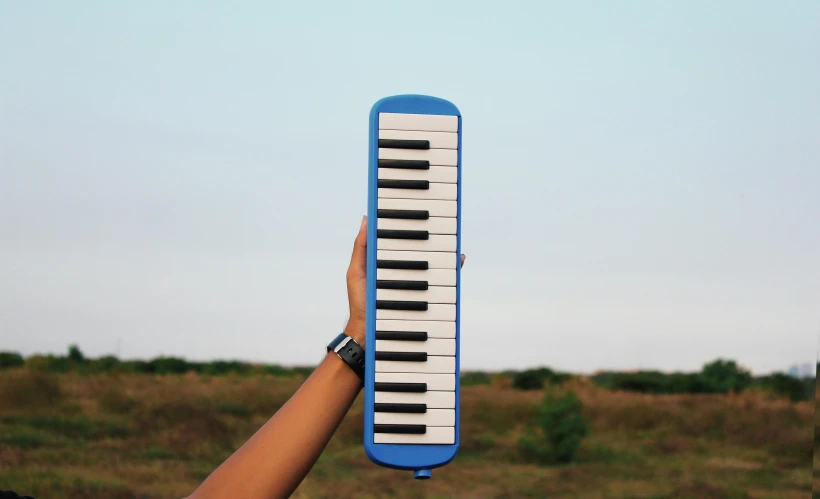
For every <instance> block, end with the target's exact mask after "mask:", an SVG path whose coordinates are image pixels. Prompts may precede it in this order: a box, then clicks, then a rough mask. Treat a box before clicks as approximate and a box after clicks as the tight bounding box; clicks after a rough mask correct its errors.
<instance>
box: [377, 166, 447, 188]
mask: <svg viewBox="0 0 820 499" xmlns="http://www.w3.org/2000/svg"><path fill="white" fill-rule="evenodd" d="M378 170H379V178H381V179H392V180H427V181H428V182H438V183H440V184H455V183H457V182H458V168H451V167H449V166H431V167H430V169H429V170H410V169H405V168H379V169H378Z"/></svg>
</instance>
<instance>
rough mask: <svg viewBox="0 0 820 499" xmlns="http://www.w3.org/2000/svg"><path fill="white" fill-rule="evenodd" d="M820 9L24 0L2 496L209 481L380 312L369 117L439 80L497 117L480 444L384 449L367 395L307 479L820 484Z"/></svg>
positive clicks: (559, 490)
mask: <svg viewBox="0 0 820 499" xmlns="http://www.w3.org/2000/svg"><path fill="white" fill-rule="evenodd" d="M818 22H820V5H819V4H817V3H815V2H810V1H795V2H788V3H779V4H774V3H771V2H758V1H743V2H740V1H727V2H721V3H720V4H709V3H705V2H701V3H691V2H690V3H686V2H667V3H664V4H658V3H654V2H648V1H631V2H620V3H608V2H585V3H575V4H572V5H569V4H566V3H559V2H534V1H532V2H523V1H522V2H509V3H505V4H502V3H491V2H446V3H443V2H424V1H420V2H413V3H409V2H397V3H385V2H375V1H373V2H365V1H360V2H353V3H348V4H344V3H333V2H302V3H299V4H297V3H284V2H267V3H266V2H252V1H249V2H245V3H242V4H226V3H219V2H193V1H188V2H184V1H180V2H173V3H168V2H156V1H153V2H140V3H133V2H132V3H111V2H102V1H90V0H89V1H85V2H57V1H51V2H49V1H45V2H38V3H25V4H24V3H12V2H2V1H0V352H2V353H0V368H2V369H0V489H4V488H12V489H15V490H17V491H18V492H21V493H22V492H26V493H31V494H33V495H35V496H36V497H57V498H60V497H106V498H110V497H181V496H184V495H185V494H188V493H190V492H191V491H192V490H193V488H194V487H195V486H196V485H197V484H198V483H199V482H200V481H201V480H202V479H204V477H206V476H207V474H208V473H210V471H211V470H213V468H214V467H215V466H216V465H217V464H218V463H219V462H221V460H222V459H224V458H225V457H227V456H228V455H229V454H230V452H231V451H232V450H233V449H235V448H236V447H237V446H238V445H241V443H242V442H244V440H245V439H247V437H248V436H250V434H252V432H253V431H255V429H256V428H258V426H259V425H260V424H262V423H263V422H264V421H265V420H266V419H267V418H268V417H270V416H271V415H272V414H273V412H275V410H276V409H277V408H278V407H279V406H280V405H281V404H282V403H283V402H284V401H285V400H286V399H287V397H288V396H290V394H292V393H293V391H294V390H295V389H296V388H297V387H298V386H299V384H300V383H301V381H302V380H303V379H304V377H305V376H307V375H308V374H309V373H310V371H311V369H312V367H313V366H314V365H316V364H317V363H318V362H319V361H320V360H321V358H322V357H323V351H324V345H325V344H326V343H327V342H328V341H329V339H330V338H332V336H333V335H335V334H336V333H338V331H340V330H341V328H343V327H344V325H345V321H346V319H347V303H346V291H345V282H344V273H345V270H346V268H347V264H348V261H349V257H350V250H351V248H352V242H353V238H354V236H355V234H356V231H357V228H358V224H359V221H360V218H361V216H362V215H363V214H364V212H365V211H366V204H367V198H366V192H365V191H366V185H367V165H366V161H367V158H366V154H367V151H366V148H367V130H368V113H369V111H370V107H371V106H372V105H373V103H374V102H375V101H377V100H378V99H380V98H382V97H384V96H388V95H394V94H401V93H421V94H429V95H434V96H437V97H442V98H445V99H448V100H450V101H452V102H453V103H454V104H456V105H457V106H458V107H459V108H460V110H461V112H462V115H463V119H464V135H463V148H464V149H463V204H462V206H463V220H462V229H463V236H462V244H463V248H464V252H465V253H466V254H467V255H468V259H467V264H466V266H465V268H464V272H463V279H462V284H463V287H462V304H461V307H462V308H461V310H462V317H463V319H462V326H461V332H462V336H461V347H462V368H463V369H464V370H465V372H464V373H462V375H463V379H462V380H463V382H464V383H463V384H464V385H465V387H464V393H463V404H464V405H463V422H462V425H463V426H462V432H463V434H464V436H463V437H462V438H463V439H464V442H463V446H462V450H461V452H460V454H459V457H458V458H457V459H456V461H455V462H454V463H452V464H451V465H450V466H448V467H447V468H445V469H443V470H441V471H439V472H438V473H437V474H436V479H434V480H432V481H429V482H425V483H415V482H413V481H411V480H409V479H408V477H407V476H405V474H403V473H399V472H393V471H390V470H384V469H380V468H377V467H376V466H375V465H373V464H371V463H370V462H369V461H368V460H367V458H366V456H365V455H364V451H363V449H362V445H361V424H362V422H361V417H362V415H361V402H360V401H359V402H358V403H357V405H356V406H355V407H354V409H353V410H352V411H351V413H350V414H349V415H348V418H347V420H346V421H345V424H344V425H343V427H342V428H341V429H340V431H339V434H338V435H337V436H336V437H335V438H334V440H333V442H331V445H330V447H329V449H328V451H327V452H326V453H325V454H324V455H323V457H322V460H320V462H319V464H318V465H317V467H316V468H315V469H314V470H313V472H312V473H311V475H310V476H309V477H308V479H307V480H306V481H305V483H304V484H303V486H302V487H301V488H300V489H299V490H298V491H297V494H296V496H298V497H388V496H391V497H805V496H806V494H807V493H808V491H809V490H811V482H812V476H811V471H810V464H811V460H812V445H811V442H812V435H813V431H812V428H813V423H812V420H813V414H814V406H813V398H814V397H813V394H814V390H815V383H816V375H815V373H816V370H815V368H816V362H817V352H818V348H817V344H818V333H820V284H818V283H820V259H818V258H817V255H818V251H819V250H820V229H818V216H820V196H818V195H817V194H818V185H820V168H818V164H820V141H818V140H817V137H818V132H820V97H818V94H817V88H820V67H818V65H817V64H816V63H814V61H816V60H817V59H818V56H819V55H820V54H818V47H820V30H818V29H817V26H818ZM558 427H562V428H571V431H569V432H568V434H564V435H561V434H556V431H555V430H554V429H555V428H558ZM593 478H594V480H593Z"/></svg>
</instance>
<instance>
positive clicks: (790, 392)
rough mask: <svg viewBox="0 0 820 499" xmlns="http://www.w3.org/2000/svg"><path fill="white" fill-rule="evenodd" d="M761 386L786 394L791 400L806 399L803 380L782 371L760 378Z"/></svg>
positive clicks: (779, 393)
mask: <svg viewBox="0 0 820 499" xmlns="http://www.w3.org/2000/svg"><path fill="white" fill-rule="evenodd" d="M759 383H760V385H761V386H762V387H764V388H766V389H768V390H770V391H772V392H773V393H775V394H777V395H780V396H787V397H789V399H790V400H792V401H793V402H799V401H802V400H808V398H809V397H806V395H807V394H806V387H805V384H804V382H803V381H801V380H799V379H797V378H794V377H792V376H789V375H787V374H784V373H774V374H770V375H768V376H763V377H761V378H760V380H759Z"/></svg>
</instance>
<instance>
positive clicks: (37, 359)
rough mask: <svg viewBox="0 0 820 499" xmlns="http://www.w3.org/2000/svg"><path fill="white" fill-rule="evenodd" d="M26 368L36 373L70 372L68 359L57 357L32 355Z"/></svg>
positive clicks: (27, 360)
mask: <svg viewBox="0 0 820 499" xmlns="http://www.w3.org/2000/svg"><path fill="white" fill-rule="evenodd" d="M26 367H28V368H30V369H33V370H35V371H44V372H52V373H64V372H68V370H69V368H70V365H69V362H68V357H57V356H54V355H32V356H31V357H29V358H28V359H26Z"/></svg>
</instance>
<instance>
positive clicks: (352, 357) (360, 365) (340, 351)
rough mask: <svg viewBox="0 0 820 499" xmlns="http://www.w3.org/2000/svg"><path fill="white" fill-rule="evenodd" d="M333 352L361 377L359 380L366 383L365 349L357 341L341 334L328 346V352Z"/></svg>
mask: <svg viewBox="0 0 820 499" xmlns="http://www.w3.org/2000/svg"><path fill="white" fill-rule="evenodd" d="M331 350H333V351H334V352H336V355H338V356H339V358H341V359H342V360H343V361H345V363H346V364H347V365H348V366H350V368H351V369H353V372H355V373H356V375H357V376H359V379H361V380H362V383H364V349H362V347H361V345H359V344H358V343H356V340H354V339H353V338H351V337H350V336H348V335H346V334H345V333H339V335H338V336H336V337H335V338H334V339H333V341H331V342H330V343H329V344H328V345H327V351H328V352H330V351H331Z"/></svg>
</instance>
